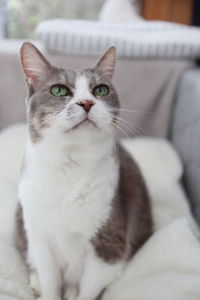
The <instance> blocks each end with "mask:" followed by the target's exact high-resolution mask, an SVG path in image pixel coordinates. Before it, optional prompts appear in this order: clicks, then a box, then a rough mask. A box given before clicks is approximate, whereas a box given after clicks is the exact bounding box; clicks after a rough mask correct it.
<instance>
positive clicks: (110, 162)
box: [19, 140, 118, 265]
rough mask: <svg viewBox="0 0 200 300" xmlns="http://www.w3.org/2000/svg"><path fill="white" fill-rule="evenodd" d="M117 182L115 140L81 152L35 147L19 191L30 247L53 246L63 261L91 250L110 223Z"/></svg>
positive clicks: (30, 146)
mask: <svg viewBox="0 0 200 300" xmlns="http://www.w3.org/2000/svg"><path fill="white" fill-rule="evenodd" d="M45 143H46V144H45ZM86 144H87V146H86ZM44 150H45V151H46V152H44ZM117 182H118V164H117V163H116V159H115V157H114V156H113V145H112V142H111V141H110V140H105V141H101V142H100V143H95V144H93V146H91V145H89V144H88V142H86V143H85V144H84V143H82V144H81V148H80V147H78V148H77V145H75V146H74V145H73V146H72V145H70V146H69V145H68V146H67V147H62V145H58V144H54V145H49V144H48V143H47V142H43V145H42V143H41V145H39V146H32V145H29V146H28V151H27V162H26V168H25V172H24V175H23V178H22V181H21V184H20V190H19V198H20V201H21V204H22V206H23V211H24V220H25V227H26V230H27V235H28V238H29V243H35V240H37V239H43V240H46V241H48V242H49V243H50V244H51V245H52V246H53V247H54V246H55V247H54V249H57V250H56V252H57V253H56V254H57V255H56V256H57V257H58V258H59V260H60V259H61V260H62V253H65V256H66V255H67V252H69V256H70V257H71V255H72V253H75V252H76V251H75V249H77V248H82V249H83V247H82V246H83V244H85V246H86V247H87V243H88V241H89V240H90V239H91V238H92V237H93V236H94V235H95V233H96V232H98V230H99V229H100V228H101V226H102V225H103V224H104V223H105V222H106V220H107V219H108V218H109V215H110V210H111V205H112V199H113V197H114V193H115V189H116V185H117ZM67 245H70V246H67ZM30 247H31V245H30ZM73 248H74V249H73ZM79 255H80V253H79ZM71 258H72V257H71ZM60 264H61V265H62V264H63V262H62V261H60Z"/></svg>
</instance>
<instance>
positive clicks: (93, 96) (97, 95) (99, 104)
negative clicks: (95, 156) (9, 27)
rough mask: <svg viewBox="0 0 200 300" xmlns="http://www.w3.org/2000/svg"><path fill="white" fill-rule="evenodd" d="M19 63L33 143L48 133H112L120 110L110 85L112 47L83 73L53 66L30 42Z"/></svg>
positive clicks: (114, 57) (112, 57)
mask: <svg viewBox="0 0 200 300" xmlns="http://www.w3.org/2000/svg"><path fill="white" fill-rule="evenodd" d="M21 60H22V66H23V69H24V73H25V76H26V80H27V83H28V86H29V98H28V100H27V118H28V122H29V128H30V133H31V138H32V141H33V142H37V141H39V140H40V139H41V138H43V137H44V136H45V135H47V134H49V133H51V134H52V133H55V134H56V133H65V134H67V133H70V134H72V133H73V132H74V131H77V130H78V131H81V132H89V131H91V130H92V131H95V130H96V131H102V132H109V131H110V130H112V125H113V124H114V121H115V116H116V114H117V111H118V108H119V101H118V96H117V94H116V91H115V89H114V87H113V85H112V83H111V79H112V75H113V72H114V67H115V61H116V51H115V48H114V47H111V48H110V49H108V50H107V51H106V53H105V54H104V55H103V56H102V58H101V59H100V60H99V62H98V63H97V64H96V66H95V67H94V68H91V69H85V70H82V71H75V70H71V69H64V68H57V67H54V66H52V65H51V64H50V63H49V62H48V61H47V59H46V58H45V57H44V56H43V55H42V54H41V53H40V52H39V50H38V49H37V48H36V47H35V46H33V45H32V44H31V43H24V44H23V45H22V48H21Z"/></svg>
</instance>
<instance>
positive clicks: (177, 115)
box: [171, 69, 200, 224]
mask: <svg viewBox="0 0 200 300" xmlns="http://www.w3.org/2000/svg"><path fill="white" fill-rule="evenodd" d="M171 138H172V141H173V143H174V145H175V147H176V148H177V150H178V152H179V154H180V155H181V158H182V160H183V163H184V168H185V175H184V178H183V180H184V184H185V188H186V191H187V193H188V195H189V198H190V199H191V204H192V210H193V212H194V215H195V216H196V217H197V220H198V222H199V224H200V70H199V69H194V70H189V71H187V72H186V73H185V74H184V75H183V77H182V80H181V82H180V84H179V87H178V90H177V100H176V104H175V112H174V115H173V119H172V126H171Z"/></svg>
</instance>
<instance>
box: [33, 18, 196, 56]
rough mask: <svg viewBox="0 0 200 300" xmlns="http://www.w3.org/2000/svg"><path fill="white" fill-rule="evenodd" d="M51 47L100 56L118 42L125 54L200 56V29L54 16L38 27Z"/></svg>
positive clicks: (162, 23)
mask: <svg viewBox="0 0 200 300" xmlns="http://www.w3.org/2000/svg"><path fill="white" fill-rule="evenodd" d="M36 33H37V36H38V38H39V39H40V40H41V41H42V42H44V43H45V46H46V48H47V50H49V51H50V52H55V53H59V54H78V55H80V54H84V55H96V54H99V53H102V51H104V50H105V49H106V48H108V47H109V46H110V45H115V46H116V47H117V50H118V55H120V56H123V57H139V58H140V57H141V58H144V57H145V58H146V57H147V58H149V57H161V58H197V57H200V29H198V28H196V27H190V26H186V25H179V24H175V23H168V22H159V21H142V22H135V23H134V22H123V23H101V22H95V21H81V20H71V21H70V20H63V19H54V20H47V21H43V22H41V23H40V24H39V25H38V27H37V30H36Z"/></svg>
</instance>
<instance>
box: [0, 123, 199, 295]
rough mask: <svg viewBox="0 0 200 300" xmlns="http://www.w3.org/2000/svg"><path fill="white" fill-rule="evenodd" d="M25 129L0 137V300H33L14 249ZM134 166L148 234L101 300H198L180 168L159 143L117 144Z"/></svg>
mask: <svg viewBox="0 0 200 300" xmlns="http://www.w3.org/2000/svg"><path fill="white" fill-rule="evenodd" d="M25 142H26V126H25V125H17V126H13V127H10V128H8V129H6V130H4V131H3V132H2V133H1V134H0V300H33V299H34V298H33V295H32V292H31V290H30V289H29V287H28V276H27V270H26V267H25V265H24V263H23V261H22V260H21V258H20V256H19V254H18V252H17V251H16V249H15V247H14V215H15V208H16V203H17V185H18V181H19V177H20V165H21V162H22V158H23V152H24V148H25ZM122 143H123V144H124V146H125V147H126V148H127V150H128V151H129V152H130V153H131V154H132V155H133V156H134V158H135V159H136V160H137V162H138V164H139V165H140V168H141V171H142V173H143V175H144V177H145V180H146V183H147V186H148V189H149V193H150V196H151V201H152V213H153V218H154V234H153V235H152V237H151V238H150V239H149V240H148V241H147V243H146V244H145V245H144V246H143V248H142V249H140V250H139V251H138V253H137V254H136V255H135V256H134V258H133V259H132V260H131V262H130V263H129V265H128V267H127V268H126V270H125V271H124V274H123V276H121V278H119V279H118V280H117V281H115V282H113V283H112V284H111V285H110V287H109V288H108V289H107V291H106V292H105V294H104V295H103V299H102V300H160V299H162V300H188V299H190V300H197V299H198V300H199V299H200V243H199V231H198V228H197V226H196V224H195V221H194V220H193V218H192V216H191V213H190V209H189V206H188V202H187V198H186V195H185V193H184V191H183V189H182V187H181V185H180V183H179V181H180V178H181V176H182V172H183V170H182V165H181V162H180V160H179V158H178V156H177V154H176V153H175V151H174V150H173V148H172V146H171V145H170V144H169V143H168V142H167V141H165V140H162V139H151V138H137V139H127V140H124V141H122Z"/></svg>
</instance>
